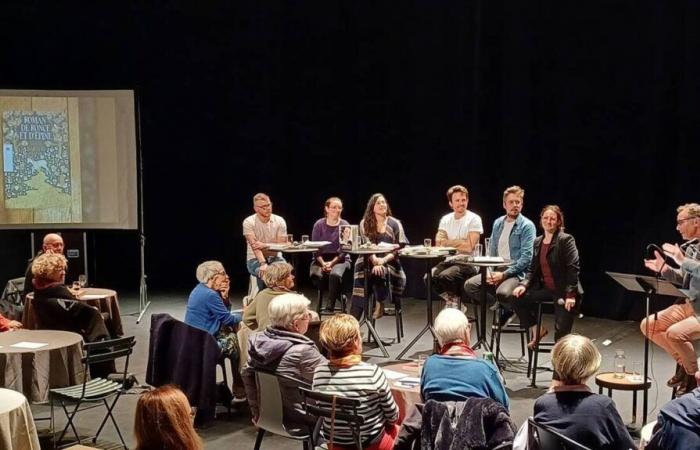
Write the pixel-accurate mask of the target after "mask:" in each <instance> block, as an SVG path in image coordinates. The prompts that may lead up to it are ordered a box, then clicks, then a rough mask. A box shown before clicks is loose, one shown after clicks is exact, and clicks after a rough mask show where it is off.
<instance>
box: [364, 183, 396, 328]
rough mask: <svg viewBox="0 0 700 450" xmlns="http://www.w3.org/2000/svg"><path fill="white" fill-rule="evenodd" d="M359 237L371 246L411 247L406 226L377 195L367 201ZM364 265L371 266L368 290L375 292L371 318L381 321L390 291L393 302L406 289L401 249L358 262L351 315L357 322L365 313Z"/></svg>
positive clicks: (381, 196)
mask: <svg viewBox="0 0 700 450" xmlns="http://www.w3.org/2000/svg"><path fill="white" fill-rule="evenodd" d="M360 234H361V235H362V238H363V240H365V241H367V242H370V243H372V244H375V245H377V244H380V243H383V244H399V245H405V244H408V239H407V238H406V234H405V233H404V231H403V225H401V222H399V220H398V219H396V218H394V217H393V216H392V215H391V208H390V207H389V203H388V202H387V201H386V199H385V198H384V196H383V195H382V194H374V195H372V196H371V197H370V199H369V201H368V202H367V208H366V209H365V215H364V218H363V219H362V220H361V221H360ZM365 264H370V265H371V266H372V270H371V276H370V280H369V283H368V286H369V289H372V290H373V291H374V295H375V298H376V304H375V308H374V312H373V313H372V317H373V318H375V319H378V318H379V317H381V316H383V315H384V301H385V300H386V299H387V298H388V297H389V289H391V295H392V300H393V302H394V303H398V302H399V301H400V297H401V295H402V294H403V291H404V289H406V274H405V273H404V271H403V268H402V267H401V262H400V261H399V252H398V249H396V250H394V251H392V252H389V253H386V254H383V255H382V256H378V255H365V256H360V257H359V258H357V261H355V274H354V277H353V286H352V306H351V307H350V314H352V315H353V316H354V317H355V318H356V319H357V320H360V319H361V318H362V315H363V314H365V313H366V312H365V304H366V295H367V293H366V292H365V275H364V273H365ZM387 273H388V274H389V275H391V277H390V281H391V286H388V285H387V279H386V275H387Z"/></svg>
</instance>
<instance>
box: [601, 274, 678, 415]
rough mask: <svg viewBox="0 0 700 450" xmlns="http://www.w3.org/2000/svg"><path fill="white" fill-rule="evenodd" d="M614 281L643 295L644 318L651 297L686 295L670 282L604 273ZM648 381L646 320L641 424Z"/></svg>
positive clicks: (646, 315) (644, 412) (647, 315)
mask: <svg viewBox="0 0 700 450" xmlns="http://www.w3.org/2000/svg"><path fill="white" fill-rule="evenodd" d="M605 273H606V274H608V275H609V276H610V278H612V279H613V280H615V281H616V282H617V283H618V284H620V285H621V286H622V287H624V288H625V289H626V290H627V291H630V292H639V293H642V294H645V299H646V301H645V309H644V311H645V316H644V317H647V318H648V317H649V315H650V312H649V304H650V302H651V298H652V296H653V295H657V296H660V297H674V298H678V297H682V298H687V295H686V294H685V293H684V292H683V291H681V290H680V289H678V287H677V286H676V285H675V284H673V283H671V282H670V281H667V280H664V279H661V278H657V277H650V276H645V275H636V274H630V273H617V272H605ZM657 312H658V311H654V321H656V319H657V317H656V313H657ZM648 379H649V320H648V319H647V329H646V333H644V397H643V401H642V423H646V421H647V408H648V406H649V387H648V385H647V383H646V381H647V380H648Z"/></svg>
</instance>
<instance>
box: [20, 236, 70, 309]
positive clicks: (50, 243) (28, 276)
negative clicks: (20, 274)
mask: <svg viewBox="0 0 700 450" xmlns="http://www.w3.org/2000/svg"><path fill="white" fill-rule="evenodd" d="M63 249H64V245H63V238H62V237H61V235H59V234H56V233H49V234H47V235H46V236H44V240H43V241H42V244H41V251H39V253H38V254H37V255H36V256H39V255H43V254H47V253H49V254H50V253H58V254H59V255H62V254H63ZM36 256H35V257H34V258H32V259H30V260H29V263H28V264H27V270H26V272H25V274H24V288H23V291H22V298H24V297H26V296H27V294H28V293H30V292H32V289H33V288H34V284H33V283H32V280H34V275H33V274H32V264H33V263H34V259H36Z"/></svg>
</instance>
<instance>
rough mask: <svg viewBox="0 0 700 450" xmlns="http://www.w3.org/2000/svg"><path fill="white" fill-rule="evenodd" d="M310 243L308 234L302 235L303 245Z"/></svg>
mask: <svg viewBox="0 0 700 450" xmlns="http://www.w3.org/2000/svg"><path fill="white" fill-rule="evenodd" d="M308 241H309V235H308V234H302V235H301V243H302V244H306V243H307V242H308Z"/></svg>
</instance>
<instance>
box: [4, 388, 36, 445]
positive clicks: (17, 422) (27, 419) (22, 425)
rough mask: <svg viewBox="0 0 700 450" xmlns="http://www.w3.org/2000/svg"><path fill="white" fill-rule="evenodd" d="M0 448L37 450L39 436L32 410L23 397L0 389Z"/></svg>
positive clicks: (8, 390) (14, 392)
mask: <svg viewBox="0 0 700 450" xmlns="http://www.w3.org/2000/svg"><path fill="white" fill-rule="evenodd" d="M0 448H2V449H6V450H34V449H36V450H39V448H40V447H39V436H38V435H37V433H36V425H35V424H34V418H33V417H32V410H31V409H30V408H29V403H27V399H26V398H25V397H24V395H22V394H20V393H19V392H16V391H12V390H10V389H0Z"/></svg>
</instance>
